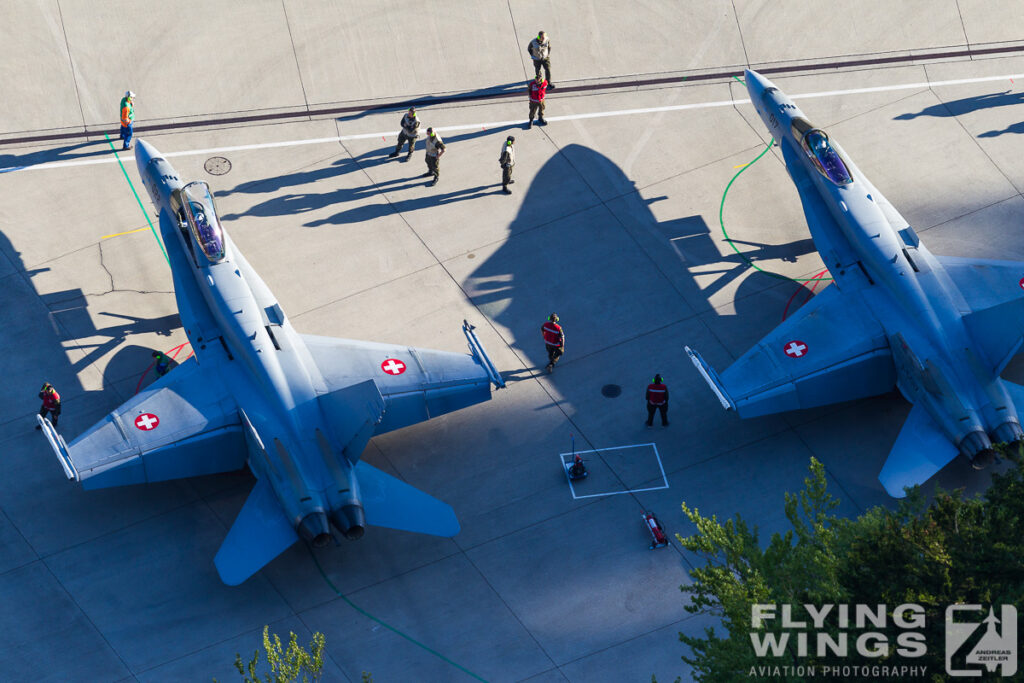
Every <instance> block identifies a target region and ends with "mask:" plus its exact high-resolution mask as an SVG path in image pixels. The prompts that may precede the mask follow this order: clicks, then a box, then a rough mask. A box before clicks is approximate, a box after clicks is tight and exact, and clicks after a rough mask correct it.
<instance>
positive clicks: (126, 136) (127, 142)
mask: <svg viewBox="0 0 1024 683" xmlns="http://www.w3.org/2000/svg"><path fill="white" fill-rule="evenodd" d="M134 124H135V93H133V92H132V91H131V90H128V91H126V92H125V94H124V97H122V98H121V140H122V141H123V142H124V145H123V146H122V147H121V149H131V148H132V126H133V125H134Z"/></svg>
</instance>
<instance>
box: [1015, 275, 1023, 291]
mask: <svg viewBox="0 0 1024 683" xmlns="http://www.w3.org/2000/svg"><path fill="white" fill-rule="evenodd" d="M1017 284H1018V285H1020V288H1021V289H1024V277H1022V278H1021V279H1020V282H1018V283H1017Z"/></svg>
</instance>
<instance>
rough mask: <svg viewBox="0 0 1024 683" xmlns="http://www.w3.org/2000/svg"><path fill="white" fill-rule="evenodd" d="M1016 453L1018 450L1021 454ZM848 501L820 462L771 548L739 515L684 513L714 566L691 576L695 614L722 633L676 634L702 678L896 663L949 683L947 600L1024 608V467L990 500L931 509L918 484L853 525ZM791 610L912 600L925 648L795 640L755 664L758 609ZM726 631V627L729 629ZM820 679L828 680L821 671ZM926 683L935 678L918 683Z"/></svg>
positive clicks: (959, 498) (952, 496)
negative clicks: (873, 651)
mask: <svg viewBox="0 0 1024 683" xmlns="http://www.w3.org/2000/svg"><path fill="white" fill-rule="evenodd" d="M1018 455H1019V454H1018ZM838 505H839V500H838V499H836V498H835V497H834V496H832V495H831V494H830V493H829V492H828V490H827V482H826V477H825V468H824V466H823V465H822V464H821V463H820V462H818V461H817V460H815V459H814V458H812V459H811V462H810V473H809V476H808V477H807V478H806V479H805V480H804V489H803V490H802V491H800V492H799V493H795V494H793V493H787V494H785V514H786V519H787V520H788V521H789V525H790V527H791V528H790V529H789V530H788V531H786V532H785V533H784V534H779V533H776V534H773V535H772V537H771V539H770V540H769V542H768V543H767V545H765V546H763V547H762V544H761V542H760V539H759V537H758V529H757V526H756V525H751V524H750V523H748V522H747V521H746V520H744V519H743V518H742V517H740V516H739V515H736V516H735V517H734V518H732V519H729V520H726V521H725V522H720V521H719V520H718V519H717V518H716V517H715V516H712V517H710V518H708V517H704V516H703V515H701V514H700V511H699V510H697V509H691V508H690V507H688V506H687V505H686V504H685V503H684V504H683V512H684V513H685V514H686V515H687V517H688V518H689V519H690V521H691V522H692V523H693V524H694V525H695V526H696V528H697V530H696V533H694V534H693V535H691V536H689V537H686V538H683V537H678V538H679V541H680V543H681V544H682V545H683V547H685V548H687V549H688V550H691V551H693V552H695V553H697V554H698V555H700V556H701V557H702V558H703V559H704V561H705V565H704V566H702V567H700V568H698V569H695V570H693V571H692V572H691V574H690V575H691V579H692V583H691V584H690V585H685V586H681V587H680V588H681V590H682V591H683V592H684V593H686V594H688V595H689V596H690V603H689V604H688V605H687V606H686V609H687V611H689V612H691V613H694V614H697V613H701V614H711V615H714V616H716V617H719V618H720V619H721V623H722V628H721V629H716V628H713V627H712V628H706V629H705V630H704V633H703V636H699V637H698V636H688V635H686V634H682V633H680V634H679V638H680V640H681V641H683V642H684V643H685V644H686V645H688V646H689V647H690V650H691V653H692V656H684V657H683V660H684V661H686V663H687V664H689V665H690V666H691V667H692V668H693V675H694V677H695V678H696V679H697V680H700V681H714V682H715V683H721V682H722V681H732V680H750V678H749V672H750V670H751V668H752V667H753V668H756V667H758V666H764V665H766V664H772V665H777V666H779V667H784V666H786V665H788V666H791V667H797V666H800V665H803V666H810V665H819V666H821V665H829V666H834V665H837V664H838V665H842V664H847V665H850V664H870V665H875V664H885V663H887V662H888V663H890V664H897V663H908V662H909V663H911V664H914V665H918V666H927V667H928V668H927V671H928V676H929V677H932V676H934V678H932V679H931V680H935V681H939V680H944V679H945V661H944V649H943V643H944V613H945V609H946V607H947V606H948V605H951V604H954V603H972V604H983V605H989V604H992V605H1001V604H1011V605H1022V604H1024V473H1022V469H1021V466H1020V462H1019V459H1018V464H1017V466H1016V467H1014V468H1011V469H1010V470H1009V471H1008V472H1007V473H1006V474H1004V475H998V474H997V475H994V476H993V483H992V485H991V487H990V488H989V489H988V491H986V492H985V493H984V494H983V495H978V496H974V497H967V496H965V495H964V494H963V492H962V491H953V492H946V491H941V490H940V491H938V492H937V493H936V494H935V496H934V499H933V500H932V501H931V503H930V504H926V502H925V500H924V497H923V495H922V494H921V492H920V490H919V489H917V488H915V489H914V490H912V491H910V494H909V495H908V497H907V498H906V499H904V500H901V501H900V502H899V503H898V504H897V506H896V509H894V510H889V509H886V508H882V507H876V508H872V509H870V510H868V511H867V512H866V513H865V514H863V515H861V516H860V517H858V518H856V519H852V520H851V519H844V518H840V517H837V516H836V515H835V514H834V510H835V508H836V507H837V506H838ZM755 603H760V604H765V603H768V604H777V605H780V606H782V605H792V606H793V607H792V610H793V619H795V620H807V621H810V619H809V617H808V613H807V612H806V611H805V610H803V607H802V606H803V605H805V604H811V605H827V604H835V605H839V604H850V605H855V604H864V605H879V604H884V605H886V607H887V610H888V614H887V620H886V622H887V626H886V628H883V629H872V630H880V631H882V632H884V633H887V635H890V636H893V641H894V634H895V633H898V629H897V628H896V627H895V626H893V625H892V618H891V617H892V612H893V609H894V608H896V607H897V606H899V605H901V604H904V603H913V604H917V605H921V606H922V607H924V609H925V616H926V627H925V629H924V630H923V633H924V636H925V642H926V643H927V650H928V651H927V653H926V654H925V655H924V656H921V657H917V658H914V659H912V660H908V659H900V658H898V657H897V656H896V653H895V651H894V650H890V652H889V653H888V654H887V655H884V656H881V657H878V658H871V659H870V660H865V659H863V658H860V659H859V658H858V655H857V653H856V652H855V651H854V648H853V647H852V646H851V648H850V652H849V654H848V656H847V657H844V658H842V659H838V658H836V657H834V656H832V657H831V658H829V657H818V656H816V653H815V652H814V647H813V645H812V647H811V648H810V651H809V652H808V653H807V654H805V655H801V654H799V653H798V650H797V646H796V643H795V639H793V638H790V640H788V641H787V645H786V647H785V649H784V651H783V652H781V653H780V656H778V657H772V656H769V657H758V656H757V655H756V653H755V651H754V648H753V647H752V642H751V641H752V639H751V635H750V634H751V632H752V630H754V629H752V625H751V606H752V605H753V604H755ZM723 629H724V630H723ZM839 630H840V629H839V628H838V626H837V625H836V623H835V620H828V621H827V622H826V624H825V626H824V628H823V629H820V630H815V631H814V632H815V633H817V632H824V633H828V634H829V635H830V636H831V637H836V636H837V635H838V632H839ZM757 631H758V633H759V634H769V633H775V634H779V635H780V636H781V635H782V634H783V632H784V631H785V629H783V628H782V626H781V620H780V619H778V618H775V619H772V620H769V621H767V622H764V623H763V624H762V625H761V627H760V628H759V629H757ZM771 680H772V681H802V680H804V679H803V678H802V677H800V676H798V675H797V673H796V672H795V671H793V672H791V673H788V674H787V673H785V672H783V673H781V675H780V674H776V675H773V676H772V678H771ZM813 680H815V681H822V680H828V678H827V677H822V676H821V675H820V674H819V675H816V676H815V678H814V679H813ZM917 680H928V679H921V678H919V679H917Z"/></svg>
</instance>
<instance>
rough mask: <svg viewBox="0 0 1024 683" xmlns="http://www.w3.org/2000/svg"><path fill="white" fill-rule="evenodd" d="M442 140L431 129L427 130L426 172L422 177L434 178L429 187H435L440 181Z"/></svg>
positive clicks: (442, 151)
mask: <svg viewBox="0 0 1024 683" xmlns="http://www.w3.org/2000/svg"><path fill="white" fill-rule="evenodd" d="M444 150H445V146H444V140H442V139H441V136H440V135H438V134H437V133H435V132H434V129H433V128H427V172H426V173H424V174H423V177H424V178H426V177H427V176H434V180H433V182H431V183H430V185H432V186H433V185H437V181H438V180H440V179H441V155H442V154H444Z"/></svg>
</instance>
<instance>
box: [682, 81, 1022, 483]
mask: <svg viewBox="0 0 1024 683" xmlns="http://www.w3.org/2000/svg"><path fill="white" fill-rule="evenodd" d="M746 86H747V90H748V92H749V93H750V99H751V101H752V102H753V104H754V107H755V108H756V109H757V113H758V114H759V115H760V116H761V119H762V120H763V121H764V123H765V125H766V126H767V127H768V130H769V132H770V133H771V135H772V136H773V137H774V138H775V140H776V141H777V143H778V146H779V149H780V150H781V152H782V158H783V160H784V161H785V164H786V170H787V171H789V175H790V177H791V178H792V179H793V182H794V184H795V185H796V187H797V191H798V192H799V194H800V201H801V203H802V204H803V209H804V214H805V216H806V218H807V224H808V227H809V228H810V231H811V236H812V237H813V239H814V244H815V246H816V247H817V249H818V252H819V253H820V255H821V258H822V259H823V261H824V262H825V265H826V266H827V267H828V269H829V273H830V274H831V275H832V278H833V279H834V281H835V286H833V287H828V288H826V289H825V290H824V291H823V292H821V293H820V294H818V295H817V296H815V297H814V298H813V299H811V301H810V302H809V303H808V304H806V305H805V306H803V307H802V308H801V309H800V310H799V311H798V312H797V313H796V314H795V315H794V316H792V317H790V318H789V319H787V320H786V321H785V322H784V323H782V324H781V325H779V326H778V327H777V328H775V330H774V331H773V332H771V333H770V334H769V335H768V336H766V337H765V338H764V339H762V340H761V341H760V342H758V344H757V345H756V346H755V347H754V348H752V349H750V350H749V351H747V352H746V353H745V354H744V355H743V356H742V357H741V358H739V360H737V361H736V362H735V363H733V364H732V365H731V366H730V367H729V368H728V369H727V370H726V371H725V372H723V373H722V375H721V376H719V375H717V374H716V373H715V371H714V370H713V369H712V368H711V367H710V366H709V365H708V364H707V363H706V362H705V361H704V360H703V359H702V358H701V357H700V356H699V355H698V354H697V353H696V352H695V351H693V350H692V349H690V348H689V347H687V349H686V351H687V353H688V354H689V355H690V358H691V360H693V362H694V365H696V366H697V369H698V370H699V371H700V373H701V374H702V375H703V377H704V379H705V380H706V381H707V382H708V384H709V386H710V387H711V389H712V390H713V391H714V392H715V394H716V396H717V397H718V399H719V401H721V403H722V406H723V407H725V408H726V409H733V410H736V412H737V413H738V414H739V416H740V417H754V416H758V415H767V414H770V413H777V412H782V411H787V410H797V409H801V408H811V407H814V406H822V405H827V404H830V403H837V402H840V401H849V400H851V399H856V398H863V397H867V396H874V395H877V394H883V393H886V392H888V391H891V390H892V388H893V386H894V385H895V386H897V387H898V388H899V390H900V392H902V394H903V396H905V397H906V398H907V400H908V401H910V402H911V403H913V404H914V407H913V409H912V410H911V411H910V415H909V417H908V418H907V421H906V423H905V424H904V426H903V429H902V431H901V432H900V434H899V437H898V438H897V439H896V443H895V445H894V446H893V449H892V452H891V453H890V454H889V457H888V460H887V461H886V463H885V465H884V466H883V468H882V471H881V474H879V477H878V478H879V480H880V481H881V482H882V485H883V486H884V487H885V489H886V491H888V492H889V494H890V495H892V496H897V497H902V496H903V495H904V487H907V486H912V485H914V484H919V483H922V482H924V481H925V480H927V479H928V478H929V477H931V476H932V475H933V474H935V473H936V472H938V471H939V470H940V469H941V468H943V467H944V466H945V465H946V464H947V463H949V462H950V461H951V460H953V458H955V457H956V456H957V454H958V453H959V454H962V455H963V456H964V457H966V458H967V459H968V460H969V461H970V462H971V464H972V465H973V466H974V467H975V468H976V469H980V468H982V467H984V466H985V465H986V464H988V463H989V462H991V461H992V459H993V455H994V453H993V450H992V444H993V442H996V443H999V442H1016V441H1020V440H1021V438H1022V436H1024V431H1022V430H1021V425H1020V418H1019V416H1018V406H1024V387H1021V386H1019V385H1017V384H1013V383H1011V382H1008V381H1006V380H1003V379H1001V378H1000V376H999V375H1000V372H1002V370H1003V368H1004V367H1005V366H1006V364H1007V362H1009V360H1010V359H1011V358H1012V357H1013V356H1014V354H1016V353H1017V351H1018V350H1019V349H1020V346H1021V341H1022V334H1024V291H1022V288H1024V263H1017V262H1010V261H990V260H980V259H965V258H951V257H948V256H935V255H933V254H932V253H931V252H929V251H928V250H927V249H926V248H925V246H924V245H923V244H921V242H920V240H919V239H918V237H917V235H916V234H915V233H914V230H913V228H911V227H910V225H909V224H908V223H907V221H906V220H905V219H904V218H903V216H901V215H900V214H899V212H898V211H896V209H894V208H893V206H892V205H891V204H890V203H889V202H888V201H886V199H885V197H883V196H882V193H881V192H879V191H878V189H877V188H875V187H874V186H873V185H872V184H871V183H870V182H869V181H868V179H867V178H865V177H864V175H863V174H862V173H861V172H860V170H859V169H858V168H857V167H856V166H855V165H854V164H853V162H852V161H851V160H850V158H849V156H848V155H847V154H846V152H844V151H843V148H842V147H840V146H839V145H838V144H837V143H836V142H835V141H834V140H832V139H831V138H830V137H829V136H828V135H827V134H826V133H825V131H823V130H821V129H820V128H816V127H814V126H813V125H812V124H811V122H810V121H808V120H807V118H806V117H805V116H804V114H803V113H802V112H801V111H800V109H798V108H797V106H796V105H795V104H793V101H792V100H790V99H789V98H788V97H787V96H786V95H785V94H783V93H782V92H781V91H780V90H779V89H778V88H776V87H775V86H774V85H772V83H771V82H770V81H769V80H768V79H766V78H764V77H763V76H761V75H760V74H758V73H756V72H754V71H747V72H746Z"/></svg>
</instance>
